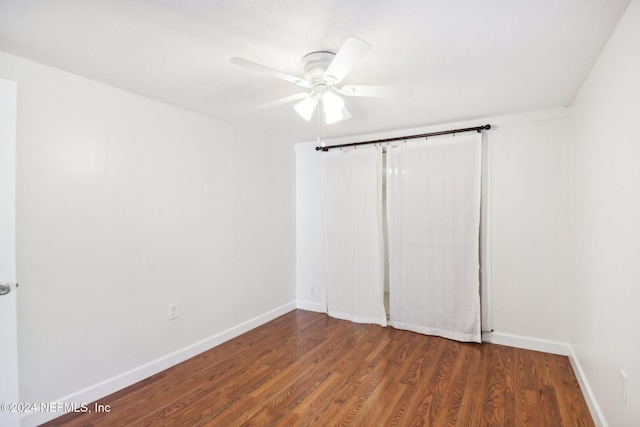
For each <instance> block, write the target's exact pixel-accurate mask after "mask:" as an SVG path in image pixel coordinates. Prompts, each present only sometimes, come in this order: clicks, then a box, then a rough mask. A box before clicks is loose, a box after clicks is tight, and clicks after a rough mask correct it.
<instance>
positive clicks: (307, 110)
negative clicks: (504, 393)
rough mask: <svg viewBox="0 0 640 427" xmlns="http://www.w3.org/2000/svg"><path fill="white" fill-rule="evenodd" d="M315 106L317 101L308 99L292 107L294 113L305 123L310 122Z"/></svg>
mask: <svg viewBox="0 0 640 427" xmlns="http://www.w3.org/2000/svg"><path fill="white" fill-rule="evenodd" d="M317 105H318V101H317V100H316V99H313V98H311V97H308V98H305V99H303V100H302V101H300V102H298V103H297V104H296V105H294V106H293V108H295V110H296V112H297V113H298V114H300V117H302V118H303V119H305V120H306V121H310V120H311V116H312V115H313V112H314V111H315V110H316V106H317Z"/></svg>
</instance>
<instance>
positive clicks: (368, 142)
mask: <svg viewBox="0 0 640 427" xmlns="http://www.w3.org/2000/svg"><path fill="white" fill-rule="evenodd" d="M489 129H491V125H484V126H476V127H472V128H464V129H452V130H443V131H440V132H430V133H422V134H420V135H411V136H399V137H397V138H387V139H377V140H375V141H365V142H349V143H347V144H338V145H327V146H326V147H316V151H329V150H331V149H332V148H342V147H356V146H358V145H366V144H380V143H382V142H391V141H404V140H405V139H413V138H427V137H429V136H438V135H448V134H451V133H462V132H473V131H476V132H482V131H483V130H489Z"/></svg>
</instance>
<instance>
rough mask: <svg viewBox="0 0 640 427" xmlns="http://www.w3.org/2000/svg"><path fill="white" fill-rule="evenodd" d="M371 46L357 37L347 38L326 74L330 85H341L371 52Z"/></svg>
mask: <svg viewBox="0 0 640 427" xmlns="http://www.w3.org/2000/svg"><path fill="white" fill-rule="evenodd" d="M370 49H371V45H370V44H369V43H367V42H366V41H364V40H360V39H359V38H356V37H347V39H346V40H345V41H344V43H343V44H342V47H341V48H340V50H339V51H338V53H336V57H335V58H333V61H331V64H329V67H328V68H327V71H326V72H325V73H324V78H325V80H326V81H327V82H329V83H330V84H336V83H340V82H341V81H342V80H343V79H344V78H345V77H347V75H348V74H349V73H350V72H351V70H353V69H354V68H355V66H356V65H357V64H358V62H360V60H361V59H362V58H364V56H365V55H366V54H367V52H369V50H370Z"/></svg>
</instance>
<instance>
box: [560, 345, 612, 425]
mask: <svg viewBox="0 0 640 427" xmlns="http://www.w3.org/2000/svg"><path fill="white" fill-rule="evenodd" d="M569 351H570V353H571V354H570V355H569V362H570V363H571V367H572V368H573V372H574V373H575V375H576V379H577V380H578V384H580V390H582V394H583V396H584V399H585V400H586V401H587V406H588V407H589V411H590V412H591V417H592V418H593V422H594V423H595V424H596V426H597V427H608V424H607V420H606V419H605V418H604V414H603V413H602V409H600V405H598V401H597V400H596V396H595V395H594V394H593V390H592V389H591V386H590V385H589V381H587V376H586V375H585V373H584V371H583V370H582V366H581V365H580V361H579V360H578V357H577V356H576V354H575V353H574V351H573V347H571V345H569Z"/></svg>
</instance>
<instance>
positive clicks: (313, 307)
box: [296, 300, 327, 313]
mask: <svg viewBox="0 0 640 427" xmlns="http://www.w3.org/2000/svg"><path fill="white" fill-rule="evenodd" d="M296 308H299V309H300V310H308V311H316V312H318V313H326V312H327V307H326V306H325V304H323V303H320V302H313V301H301V300H297V301H296Z"/></svg>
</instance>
